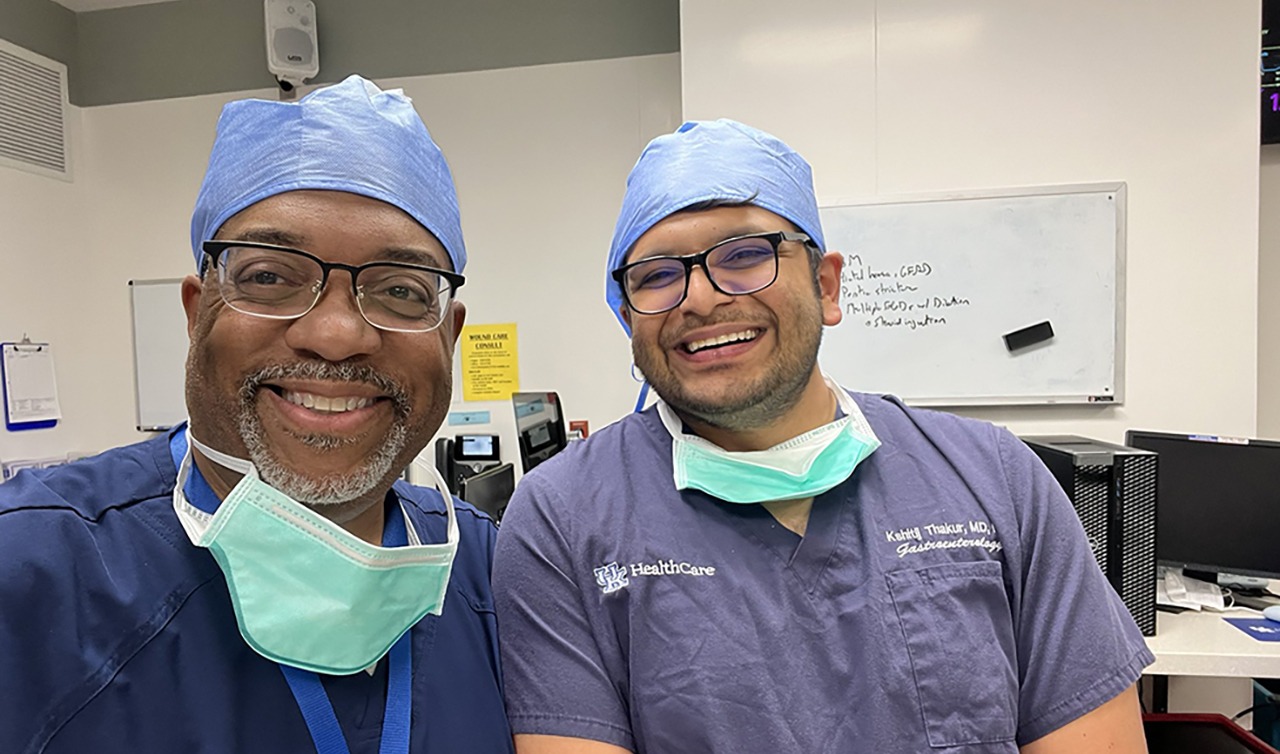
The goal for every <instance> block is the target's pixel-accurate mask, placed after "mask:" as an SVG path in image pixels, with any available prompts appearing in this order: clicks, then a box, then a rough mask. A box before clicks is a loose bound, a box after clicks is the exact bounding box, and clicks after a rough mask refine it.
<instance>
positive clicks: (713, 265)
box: [613, 231, 817, 314]
mask: <svg viewBox="0 0 1280 754" xmlns="http://www.w3.org/2000/svg"><path fill="white" fill-rule="evenodd" d="M785 241H793V242H797V243H803V244H804V245H805V246H806V247H808V248H811V249H816V248H817V245H816V244H815V243H814V242H813V239H811V238H810V237H809V236H808V234H806V233H788V232H785V231H776V232H773V233H754V234H752V235H749V236H739V237H737V238H730V239H727V240H724V241H721V242H720V243H718V244H716V245H715V246H712V247H711V248H709V249H707V250H706V251H702V252H699V253H697V254H690V255H689V256H682V257H674V256H669V257H648V258H646V259H641V260H639V261H636V262H632V263H631V264H627V265H623V266H622V267H619V268H618V269H616V270H614V271H613V279H614V280H616V281H617V283H618V285H619V286H621V287H622V293H623V296H624V298H625V300H626V302H627V306H629V307H630V308H631V310H632V311H634V312H636V313H637V314H662V313H663V312H669V311H671V310H672V309H674V308H676V307H677V306H679V305H680V304H681V303H683V302H684V300H685V298H686V297H688V295H689V275H690V274H692V273H693V268H694V267H701V268H702V271H703V272H704V273H706V275H707V280H709V281H711V285H712V287H714V288H715V289H716V290H717V291H719V292H721V293H724V294H727V295H729V296H745V295H746V294H748V293H756V292H757V291H762V290H764V289H765V288H768V287H769V286H770V285H773V282H774V281H775V280H777V279H778V247H779V246H780V245H781V244H782V243H783V242H785Z"/></svg>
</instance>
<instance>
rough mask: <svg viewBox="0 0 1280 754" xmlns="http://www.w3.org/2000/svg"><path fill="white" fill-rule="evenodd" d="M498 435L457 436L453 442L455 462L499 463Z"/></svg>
mask: <svg viewBox="0 0 1280 754" xmlns="http://www.w3.org/2000/svg"><path fill="white" fill-rule="evenodd" d="M501 458H502V456H501V454H500V453H499V452H498V436H497V435H457V436H456V437H454V441H453V460H455V461H464V462H467V463H478V462H481V461H498V460H500V459H501Z"/></svg>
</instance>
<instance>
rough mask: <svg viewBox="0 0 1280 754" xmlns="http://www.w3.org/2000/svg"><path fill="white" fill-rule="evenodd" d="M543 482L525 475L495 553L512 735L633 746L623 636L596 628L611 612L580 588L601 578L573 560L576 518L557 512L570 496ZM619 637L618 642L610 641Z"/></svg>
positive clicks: (496, 596) (497, 603)
mask: <svg viewBox="0 0 1280 754" xmlns="http://www.w3.org/2000/svg"><path fill="white" fill-rule="evenodd" d="M540 482H541V479H540V478H539V475H538V474H536V473H535V474H533V475H530V476H526V477H524V479H522V480H521V483H520V486H519V487H518V488H517V489H516V492H515V495H514V496H513V497H512V500H511V504H510V505H509V506H508V507H507V513H506V515H505V517H504V518H503V520H502V527H501V528H500V529H499V531H498V544H497V548H496V551H495V553H494V564H493V593H494V604H495V606H496V608H497V611H498V637H499V647H500V649H501V653H502V672H503V683H504V687H505V693H506V700H507V717H508V719H509V720H510V722H511V731H512V733H514V734H516V735H519V734H522V733H525V734H542V735H553V736H569V737H573V738H585V739H591V740H595V741H603V742H605V743H610V744H614V745H615V746H621V747H624V748H626V749H631V750H633V751H634V750H635V743H634V741H633V738H632V734H631V725H630V721H629V718H628V715H627V707H626V702H625V701H624V700H625V698H626V692H625V689H624V687H623V684H624V683H625V681H623V680H621V679H623V678H625V676H624V674H623V670H622V662H621V658H622V651H621V649H620V647H619V646H618V644H617V641H616V632H615V631H613V630H612V628H611V627H596V628H595V629H594V630H593V625H592V621H593V620H599V618H600V616H601V613H602V611H592V610H591V609H590V606H589V605H587V604H586V602H585V601H584V595H583V594H582V592H581V590H580V589H579V588H578V585H579V584H593V583H594V577H593V576H592V574H590V573H580V572H579V570H580V569H579V567H578V564H577V563H576V562H575V560H574V558H573V553H575V552H579V551H580V550H579V549H578V548H576V547H575V546H574V544H573V532H572V531H570V530H569V529H570V527H571V521H572V517H571V516H569V515H563V514H561V515H555V510H556V509H559V510H561V511H564V510H566V508H565V505H564V502H565V501H563V500H560V499H559V498H558V496H557V495H556V492H555V491H553V490H552V489H550V488H549V487H548V486H544V485H543V484H540ZM597 594H599V593H598V592H597ZM618 596H619V597H621V595H618ZM587 598H588V599H598V597H596V596H595V595H590V596H588V597H587ZM597 637H599V638H597ZM611 640H612V646H607V647H606V646H601V642H609V641H611ZM606 658H607V659H606ZM611 678H618V679H620V680H619V681H618V682H617V683H615V682H614V681H613V680H611Z"/></svg>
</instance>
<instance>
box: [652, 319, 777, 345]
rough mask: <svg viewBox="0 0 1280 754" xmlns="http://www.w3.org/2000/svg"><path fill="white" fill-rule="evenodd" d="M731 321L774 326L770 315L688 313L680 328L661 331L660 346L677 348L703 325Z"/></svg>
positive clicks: (740, 323) (708, 325) (749, 324)
mask: <svg viewBox="0 0 1280 754" xmlns="http://www.w3.org/2000/svg"><path fill="white" fill-rule="evenodd" d="M729 322H732V323H733V324H736V325H744V326H747V327H752V326H759V327H762V328H768V327H772V326H773V320H771V319H770V318H769V317H765V316H760V315H752V314H746V313H742V312H736V311H725V312H720V311H717V312H715V313H713V314H712V315H711V316H709V317H700V316H697V315H688V314H686V315H685V316H684V318H683V319H682V320H681V322H680V327H679V329H677V330H675V331H673V332H670V333H661V334H660V335H659V337H658V346H659V347H661V348H664V349H671V348H675V347H676V346H678V345H680V342H681V341H683V340H684V339H685V338H686V337H687V336H688V335H689V333H691V332H693V331H694V330H697V329H700V328H703V327H711V326H713V325H722V324H725V323H729Z"/></svg>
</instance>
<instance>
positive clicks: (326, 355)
mask: <svg viewBox="0 0 1280 754" xmlns="http://www.w3.org/2000/svg"><path fill="white" fill-rule="evenodd" d="M349 275H350V273H349V272H347V271H345V270H334V271H333V272H331V273H330V274H329V280H328V282H326V283H325V286H324V290H323V291H321V292H320V300H319V301H316V305H315V306H313V307H311V311H309V312H307V313H306V314H304V315H302V316H301V317H299V318H298V319H295V320H294V321H293V322H292V324H290V326H289V329H288V330H286V331H285V344H286V345H288V346H289V347H290V348H292V349H294V350H295V351H304V352H308V353H311V354H315V355H316V356H318V357H320V358H322V359H324V360H325V361H343V360H345V359H350V358H352V357H355V356H364V355H368V354H371V353H373V352H374V351H376V350H377V349H378V348H379V347H380V346H381V345H382V332H381V331H380V330H378V328H376V327H374V326H373V325H371V324H369V322H368V320H366V319H365V318H364V315H363V314H361V313H360V307H359V304H357V302H356V299H355V291H354V290H353V288H352V285H351V283H350V278H349ZM337 276H348V277H346V278H344V277H337Z"/></svg>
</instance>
